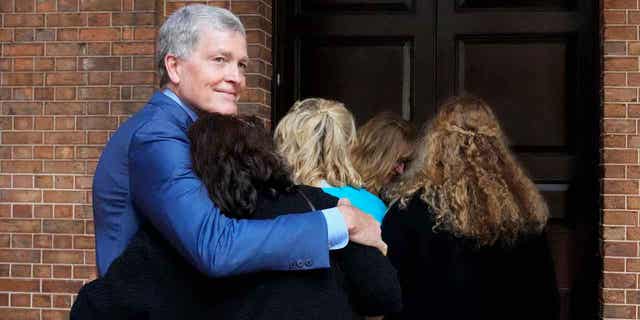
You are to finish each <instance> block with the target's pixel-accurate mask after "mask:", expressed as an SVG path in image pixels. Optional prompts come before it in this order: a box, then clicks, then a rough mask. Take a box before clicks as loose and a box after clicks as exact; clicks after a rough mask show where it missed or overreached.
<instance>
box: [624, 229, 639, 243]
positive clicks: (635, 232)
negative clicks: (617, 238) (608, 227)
mask: <svg viewBox="0 0 640 320" xmlns="http://www.w3.org/2000/svg"><path fill="white" fill-rule="evenodd" d="M626 238H627V240H640V228H630V227H629V228H627V233H626Z"/></svg>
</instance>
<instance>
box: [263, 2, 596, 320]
mask: <svg viewBox="0 0 640 320" xmlns="http://www.w3.org/2000/svg"><path fill="white" fill-rule="evenodd" d="M594 3H595V1H577V0H509V1H502V0H439V1H436V0H404V1H403V0H288V1H285V0H282V1H276V2H275V9H276V11H275V13H276V15H275V16H276V18H275V29H276V31H275V36H276V39H275V40H276V41H275V43H276V48H275V55H274V58H275V60H274V61H275V72H274V73H275V75H274V78H275V81H274V101H273V106H274V120H275V121H276V122H277V121H278V120H279V119H280V118H281V117H282V116H283V115H284V114H286V112H287V110H288V108H289V107H290V106H291V104H292V103H293V101H295V100H297V99H300V98H304V97H310V96H320V97H327V98H332V99H336V100H340V101H343V102H345V104H346V105H347V106H348V107H349V108H350V109H351V110H352V111H353V112H354V114H355V116H356V118H357V120H358V122H359V123H362V122H364V121H366V120H367V119H368V118H369V117H371V116H372V115H373V114H375V113H377V112H380V111H383V110H384V111H392V112H395V113H397V114H400V115H402V116H403V117H405V118H406V119H409V120H411V121H412V122H414V123H415V124H417V125H419V126H421V125H422V124H423V123H424V122H425V121H426V120H427V119H429V118H430V117H431V116H432V115H433V114H434V112H435V111H436V108H437V102H438V101H441V100H443V99H445V98H447V97H448V96H450V95H454V94H459V93H462V92H469V93H473V94H476V95H478V96H481V97H483V98H484V99H486V100H487V101H488V102H489V104H490V105H492V106H493V108H494V109H495V111H496V113H497V115H498V117H499V119H500V120H501V122H502V124H503V127H504V129H505V131H506V133H507V135H508V136H509V138H510V142H511V146H512V149H513V150H514V152H515V153H516V154H517V156H518V158H519V159H520V161H521V162H522V163H523V164H524V165H525V166H526V168H527V169H528V171H529V173H530V174H531V176H532V177H533V179H534V181H535V182H536V184H537V185H538V187H539V188H540V190H541V191H542V193H543V195H544V196H545V198H546V200H547V202H548V203H549V206H550V208H551V215H552V220H551V223H550V225H549V242H550V245H551V246H552V248H553V252H554V261H555V264H556V273H557V276H558V285H559V287H560V290H561V296H562V308H563V310H562V313H563V318H564V319H591V318H595V317H596V316H597V313H598V306H599V303H598V279H599V257H598V240H597V239H598V230H599V228H598V226H599V218H598V217H599V206H598V203H599V201H598V198H599V193H598V179H599V171H598V166H597V163H598V148H599V147H598V132H599V131H598V115H599V113H598V110H599V97H598V71H599V63H598V61H599V60H598V56H599V52H598V38H597V16H596V12H597V8H596V6H595V4H594ZM525 276H526V275H523V277H525ZM524 312H526V311H524Z"/></svg>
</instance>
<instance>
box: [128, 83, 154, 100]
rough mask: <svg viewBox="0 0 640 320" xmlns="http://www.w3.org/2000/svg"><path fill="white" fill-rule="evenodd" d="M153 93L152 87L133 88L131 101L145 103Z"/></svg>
mask: <svg viewBox="0 0 640 320" xmlns="http://www.w3.org/2000/svg"><path fill="white" fill-rule="evenodd" d="M154 91H155V88H154V87H151V86H150V87H144V86H135V87H134V88H133V95H132V96H131V99H134V100H144V101H146V100H147V99H149V97H150V96H151V95H152V94H153V92H154Z"/></svg>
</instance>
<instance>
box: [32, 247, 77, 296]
mask: <svg viewBox="0 0 640 320" xmlns="http://www.w3.org/2000/svg"><path fill="white" fill-rule="evenodd" d="M42 261H43V262H44V263H63V264H81V263H82V262H83V261H84V255H83V253H82V252H80V251H72V250H55V251H52V250H44V251H43V252H42ZM58 292H65V291H58Z"/></svg>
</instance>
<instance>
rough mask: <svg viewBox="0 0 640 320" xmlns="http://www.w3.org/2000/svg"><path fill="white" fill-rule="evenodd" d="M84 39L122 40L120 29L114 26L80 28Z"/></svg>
mask: <svg viewBox="0 0 640 320" xmlns="http://www.w3.org/2000/svg"><path fill="white" fill-rule="evenodd" d="M79 37H80V40H82V41H114V40H120V30H118V29H112V28H89V29H81V30H80V35H79Z"/></svg>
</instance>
